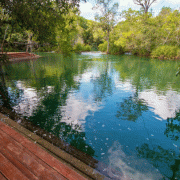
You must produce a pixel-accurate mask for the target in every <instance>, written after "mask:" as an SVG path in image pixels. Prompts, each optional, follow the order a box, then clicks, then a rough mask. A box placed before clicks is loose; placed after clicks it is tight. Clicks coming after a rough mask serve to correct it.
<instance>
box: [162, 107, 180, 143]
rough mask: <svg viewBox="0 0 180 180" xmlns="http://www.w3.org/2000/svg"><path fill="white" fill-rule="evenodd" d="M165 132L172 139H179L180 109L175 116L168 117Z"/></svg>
mask: <svg viewBox="0 0 180 180" xmlns="http://www.w3.org/2000/svg"><path fill="white" fill-rule="evenodd" d="M164 134H165V135H166V136H167V137H169V138H171V139H172V140H175V141H177V140H179V137H180V110H179V111H177V112H176V116H175V117H174V118H168V119H167V123H166V130H165V132H164Z"/></svg>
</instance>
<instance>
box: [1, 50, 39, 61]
mask: <svg viewBox="0 0 180 180" xmlns="http://www.w3.org/2000/svg"><path fill="white" fill-rule="evenodd" d="M4 54H6V55H7V59H8V60H9V62H19V61H25V60H30V59H37V58H40V57H41V56H39V55H36V54H33V53H28V52H7V53H4ZM0 55H2V52H1V53H0Z"/></svg>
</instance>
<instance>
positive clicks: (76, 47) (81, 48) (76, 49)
mask: <svg viewBox="0 0 180 180" xmlns="http://www.w3.org/2000/svg"><path fill="white" fill-rule="evenodd" d="M73 50H74V52H76V53H80V52H82V51H84V45H83V44H81V43H77V44H75V45H74V47H73Z"/></svg>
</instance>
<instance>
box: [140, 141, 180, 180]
mask: <svg viewBox="0 0 180 180" xmlns="http://www.w3.org/2000/svg"><path fill="white" fill-rule="evenodd" d="M137 151H138V154H139V156H140V157H143V158H146V159H149V160H150V161H151V162H152V163H153V165H154V166H155V167H157V168H158V169H160V170H161V172H163V173H164V174H165V175H166V176H167V177H168V178H169V179H172V180H174V179H180V159H179V158H180V156H179V155H177V154H176V153H175V151H173V150H171V151H168V150H166V149H163V148H162V147H161V146H153V147H150V146H149V145H148V144H143V145H142V146H141V147H138V148H137Z"/></svg>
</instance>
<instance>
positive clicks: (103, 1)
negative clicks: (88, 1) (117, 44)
mask: <svg viewBox="0 0 180 180" xmlns="http://www.w3.org/2000/svg"><path fill="white" fill-rule="evenodd" d="M118 6H119V4H118V3H114V4H113V3H112V0H97V5H96V6H95V7H94V9H99V10H100V12H101V15H98V14H97V15H96V17H95V19H96V20H98V21H99V22H100V26H101V27H102V29H103V31H105V33H106V35H105V38H106V41H107V54H108V53H109V47H110V39H109V37H110V31H111V30H112V28H113V27H114V25H115V17H116V15H117V10H118Z"/></svg>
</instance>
